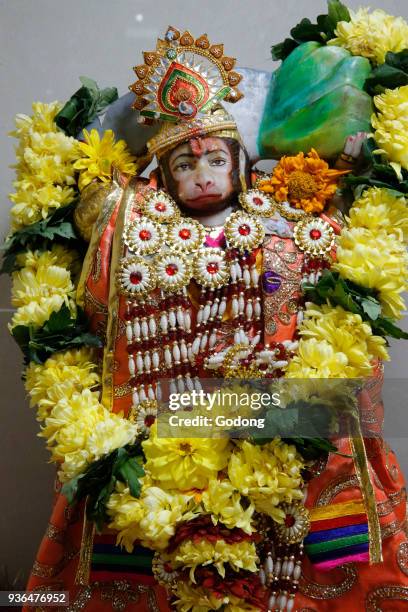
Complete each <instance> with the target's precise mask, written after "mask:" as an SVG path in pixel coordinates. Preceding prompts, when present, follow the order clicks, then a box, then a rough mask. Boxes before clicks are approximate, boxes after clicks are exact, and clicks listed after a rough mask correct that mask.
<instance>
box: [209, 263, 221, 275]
mask: <svg viewBox="0 0 408 612" xmlns="http://www.w3.org/2000/svg"><path fill="white" fill-rule="evenodd" d="M219 269H220V267H219V265H218V264H217V262H216V261H210V263H208V264H207V272H208V273H209V274H215V273H216V272H218V270H219Z"/></svg>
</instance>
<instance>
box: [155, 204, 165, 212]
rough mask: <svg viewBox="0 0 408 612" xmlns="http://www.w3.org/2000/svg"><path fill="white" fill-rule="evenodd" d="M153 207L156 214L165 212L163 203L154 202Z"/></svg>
mask: <svg viewBox="0 0 408 612" xmlns="http://www.w3.org/2000/svg"><path fill="white" fill-rule="evenodd" d="M154 207H155V209H156V210H157V211H158V212H165V210H166V209H167V206H166V204H165V203H164V202H156V204H155V205H154Z"/></svg>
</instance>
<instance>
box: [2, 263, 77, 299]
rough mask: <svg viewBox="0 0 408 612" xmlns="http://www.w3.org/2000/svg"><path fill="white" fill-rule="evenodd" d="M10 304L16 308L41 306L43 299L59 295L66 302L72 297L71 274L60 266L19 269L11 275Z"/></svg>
mask: <svg viewBox="0 0 408 612" xmlns="http://www.w3.org/2000/svg"><path fill="white" fill-rule="evenodd" d="M12 281H13V284H12V289H11V302H12V304H13V306H16V307H17V308H18V307H19V306H26V305H27V304H30V303H31V302H37V303H39V304H41V302H42V300H43V299H44V298H49V297H52V296H54V295H59V296H62V297H63V298H64V300H65V301H68V299H69V298H72V297H73V296H74V291H75V289H74V285H73V283H72V280H71V274H70V272H69V270H67V269H66V268H62V267H61V266H56V265H50V266H44V265H40V266H38V268H37V269H36V270H35V269H33V268H31V267H25V268H21V270H18V271H17V272H13V274H12Z"/></svg>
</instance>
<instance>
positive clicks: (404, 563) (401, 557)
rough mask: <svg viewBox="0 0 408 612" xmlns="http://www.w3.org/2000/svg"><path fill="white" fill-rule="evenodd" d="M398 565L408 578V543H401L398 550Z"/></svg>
mask: <svg viewBox="0 0 408 612" xmlns="http://www.w3.org/2000/svg"><path fill="white" fill-rule="evenodd" d="M397 563H398V567H399V568H400V570H401V572H402V573H403V574H405V575H406V576H408V542H401V544H400V545H399V547H398V550H397Z"/></svg>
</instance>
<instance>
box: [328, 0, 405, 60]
mask: <svg viewBox="0 0 408 612" xmlns="http://www.w3.org/2000/svg"><path fill="white" fill-rule="evenodd" d="M350 16H351V19H350V21H340V22H339V23H338V24H337V27H336V29H335V31H334V33H335V36H336V37H335V38H333V39H332V40H330V41H329V42H328V44H329V45H337V46H339V47H344V48H345V49H348V50H349V51H350V53H352V54H353V55H362V56H363V57H367V58H368V59H370V60H371V61H372V62H373V63H375V64H382V63H383V62H384V61H385V56H386V54H387V53H388V51H392V52H394V53H397V52H398V51H403V50H404V49H406V48H407V47H408V24H407V23H406V21H405V20H404V19H402V17H393V16H392V15H388V14H387V13H386V12H385V11H383V10H381V9H377V10H374V11H372V12H370V10H369V9H368V8H360V9H359V10H358V11H356V12H354V11H351V10H350Z"/></svg>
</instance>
